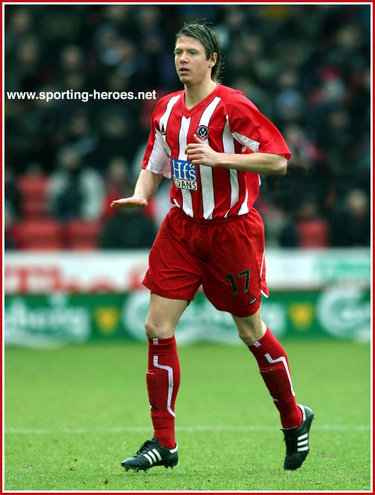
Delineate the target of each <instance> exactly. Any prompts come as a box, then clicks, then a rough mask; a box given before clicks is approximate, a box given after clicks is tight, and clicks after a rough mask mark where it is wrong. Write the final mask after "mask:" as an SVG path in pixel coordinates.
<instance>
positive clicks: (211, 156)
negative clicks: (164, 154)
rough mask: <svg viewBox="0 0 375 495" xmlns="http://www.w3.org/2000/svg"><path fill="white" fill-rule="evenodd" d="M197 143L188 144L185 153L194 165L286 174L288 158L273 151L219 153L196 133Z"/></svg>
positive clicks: (258, 172) (257, 172)
mask: <svg viewBox="0 0 375 495" xmlns="http://www.w3.org/2000/svg"><path fill="white" fill-rule="evenodd" d="M194 140H195V143H190V144H188V145H187V146H186V149H185V153H186V154H187V158H188V160H189V162H191V163H192V164H193V165H206V166H207V167H224V168H232V169H235V170H243V171H245V172H254V173H256V174H269V175H285V174H286V171H287V160H286V158H285V157H284V156H282V155H277V154H273V153H259V152H256V153H249V154H244V155H240V154H237V153H219V152H217V151H214V150H213V149H212V148H211V147H210V146H209V145H208V144H207V143H205V142H204V141H202V140H201V139H199V137H198V136H197V135H196V134H194Z"/></svg>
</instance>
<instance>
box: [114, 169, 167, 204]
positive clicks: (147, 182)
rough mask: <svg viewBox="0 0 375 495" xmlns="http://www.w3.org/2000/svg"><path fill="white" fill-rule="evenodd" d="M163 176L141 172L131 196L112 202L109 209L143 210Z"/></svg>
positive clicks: (146, 171) (147, 171)
mask: <svg viewBox="0 0 375 495" xmlns="http://www.w3.org/2000/svg"><path fill="white" fill-rule="evenodd" d="M162 178H163V175H160V174H154V173H153V172H150V171H149V170H141V173H140V174H139V177H138V180H137V184H136V185H135V188H134V194H133V196H131V197H129V198H121V199H116V200H115V201H112V203H111V207H112V208H115V207H117V208H118V207H121V208H137V207H139V208H145V207H146V206H147V205H148V200H149V199H150V198H151V197H152V196H153V195H154V194H155V193H156V191H157V189H158V187H159V184H160V182H161V180H162Z"/></svg>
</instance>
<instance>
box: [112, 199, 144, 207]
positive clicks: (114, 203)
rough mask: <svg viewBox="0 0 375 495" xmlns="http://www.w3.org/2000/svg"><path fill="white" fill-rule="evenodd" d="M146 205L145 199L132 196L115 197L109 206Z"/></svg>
mask: <svg viewBox="0 0 375 495" xmlns="http://www.w3.org/2000/svg"><path fill="white" fill-rule="evenodd" d="M147 205H148V202H147V200H146V199H143V198H140V197H138V196H132V197H131V198H122V199H115V200H114V201H112V203H111V205H110V206H111V208H145V207H146V206H147Z"/></svg>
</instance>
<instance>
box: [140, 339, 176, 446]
mask: <svg viewBox="0 0 375 495" xmlns="http://www.w3.org/2000/svg"><path fill="white" fill-rule="evenodd" d="M146 382H147V390H148V398H149V401H150V407H151V419H152V424H153V426H154V437H156V438H157V439H158V441H159V443H160V444H161V445H163V447H166V448H167V449H173V448H174V447H175V446H176V441H175V433H174V418H175V413H174V405H175V401H176V396H177V392H178V388H179V386H180V363H179V361H178V354H177V346H176V340H175V338H174V336H173V337H171V338H169V339H149V341H148V369H147V373H146Z"/></svg>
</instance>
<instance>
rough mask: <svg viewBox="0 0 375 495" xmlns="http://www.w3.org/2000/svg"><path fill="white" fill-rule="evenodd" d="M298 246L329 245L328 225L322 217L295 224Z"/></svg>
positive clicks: (316, 246) (321, 246) (318, 246)
mask: <svg viewBox="0 0 375 495" xmlns="http://www.w3.org/2000/svg"><path fill="white" fill-rule="evenodd" d="M297 235H298V247H301V248H324V247H327V246H329V244H330V242H329V227H328V224H327V222H326V221H325V220H323V219H319V218H316V219H309V220H303V221H300V222H298V224H297Z"/></svg>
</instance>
